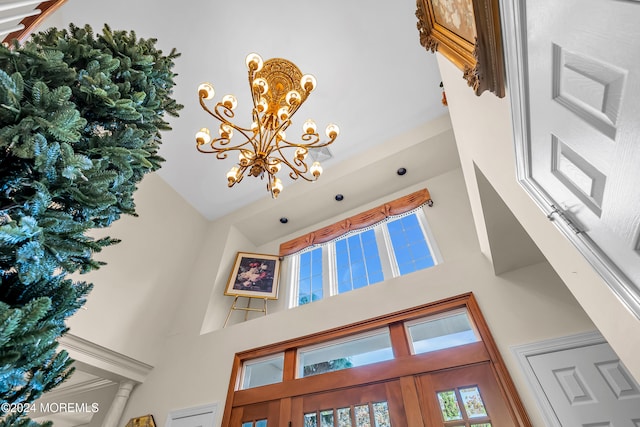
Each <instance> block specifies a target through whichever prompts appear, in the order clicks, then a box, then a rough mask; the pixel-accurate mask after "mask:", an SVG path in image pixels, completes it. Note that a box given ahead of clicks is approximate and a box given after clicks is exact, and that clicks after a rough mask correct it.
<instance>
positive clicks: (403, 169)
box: [396, 168, 407, 176]
mask: <svg viewBox="0 0 640 427" xmlns="http://www.w3.org/2000/svg"><path fill="white" fill-rule="evenodd" d="M396 173H397V174H398V175H400V176H402V175H404V174H405V173H407V169H406V168H399V169H398V170H397V171H396Z"/></svg>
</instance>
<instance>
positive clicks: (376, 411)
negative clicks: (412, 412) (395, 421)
mask: <svg viewBox="0 0 640 427" xmlns="http://www.w3.org/2000/svg"><path fill="white" fill-rule="evenodd" d="M373 419H374V421H375V423H376V425H375V427H391V420H390V419H389V405H387V402H378V403H374V404H373Z"/></svg>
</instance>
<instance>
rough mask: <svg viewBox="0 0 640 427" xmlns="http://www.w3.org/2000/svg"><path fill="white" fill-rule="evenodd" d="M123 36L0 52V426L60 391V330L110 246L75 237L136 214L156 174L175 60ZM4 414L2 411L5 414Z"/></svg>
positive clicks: (39, 41)
mask: <svg viewBox="0 0 640 427" xmlns="http://www.w3.org/2000/svg"><path fill="white" fill-rule="evenodd" d="M155 43H156V40H155V39H148V40H144V39H137V37H136V35H135V33H134V32H124V31H118V32H115V31H111V29H110V28H109V27H108V26H105V28H104V29H103V32H102V33H101V34H99V35H94V34H93V32H92V30H91V28H90V27H88V26H86V27H84V28H80V27H76V26H73V25H72V26H70V27H69V29H68V30H57V29H51V30H48V31H46V32H43V33H39V34H35V35H34V36H32V38H31V39H30V40H29V41H28V42H26V43H25V44H24V45H22V46H19V45H18V44H17V43H15V44H14V45H13V46H12V47H11V48H7V47H4V46H0V280H1V283H0V403H8V404H9V405H2V407H1V409H0V423H1V424H4V425H30V424H35V423H34V422H32V421H31V420H30V419H29V418H28V414H27V413H26V411H22V412H21V411H19V410H16V409H19V408H20V407H21V406H23V405H22V404H27V403H31V402H33V401H34V400H35V399H37V398H38V397H39V396H40V395H42V393H44V392H46V391H48V390H50V389H52V388H54V387H55V386H57V385H58V384H60V383H61V382H62V381H64V380H65V379H66V378H67V377H68V376H69V375H70V373H71V372H72V368H71V363H72V360H71V359H70V358H69V357H68V354H67V353H66V352H64V351H58V350H57V341H56V340H57V338H59V337H60V336H61V335H62V334H64V333H65V332H66V330H67V327H66V324H65V319H67V318H68V317H69V316H71V315H72V314H73V313H74V312H75V311H76V310H78V309H79V308H80V307H81V306H82V305H83V304H84V302H85V298H86V296H87V294H88V293H89V291H90V290H91V287H92V285H91V284H88V283H86V282H82V281H73V280H72V279H70V278H69V275H70V274H72V273H75V272H80V273H85V272H88V271H91V270H92V269H95V268H98V267H99V266H100V265H102V263H101V262H99V261H97V260H95V259H94V258H93V256H94V255H95V253H97V252H100V250H101V249H102V248H104V247H106V246H108V245H112V244H114V243H117V242H118V240H117V239H112V238H110V237H107V238H103V239H93V238H91V237H89V236H88V235H87V232H88V231H89V230H91V229H94V228H104V227H108V226H109V225H110V224H111V223H113V221H115V220H117V219H118V218H119V217H120V215H121V214H130V215H136V212H135V204H134V201H133V193H134V191H135V190H136V189H137V185H138V183H139V182H140V181H141V180H142V178H143V177H144V175H145V174H147V173H149V172H152V171H155V170H157V169H158V168H159V167H160V165H161V163H162V161H163V159H162V158H161V157H160V156H159V155H158V150H159V145H160V142H161V134H160V131H162V130H169V129H170V127H169V123H168V122H167V121H166V120H165V115H166V114H168V115H172V116H177V114H178V111H179V110H180V109H181V108H182V105H179V104H178V103H176V101H175V100H174V99H173V98H172V91H173V87H174V85H175V83H174V77H175V76H176V74H175V73H173V72H172V68H173V66H174V59H175V58H176V57H177V56H178V54H177V53H176V52H175V51H172V52H171V53H169V54H168V55H163V53H162V51H161V50H159V49H157V48H156V47H155ZM7 408H8V409H10V411H6V410H5V409H7Z"/></svg>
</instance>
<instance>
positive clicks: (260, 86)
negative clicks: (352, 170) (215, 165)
mask: <svg viewBox="0 0 640 427" xmlns="http://www.w3.org/2000/svg"><path fill="white" fill-rule="evenodd" d="M246 63H247V68H248V69H249V86H250V87H251V98H252V100H253V109H252V111H251V115H252V119H253V120H252V123H251V127H250V128H243V127H240V126H238V125H236V124H234V123H232V122H231V121H230V119H233V117H234V112H233V110H234V109H235V108H236V106H237V104H238V101H237V100H236V97H235V96H233V95H225V96H224V97H223V98H222V100H221V101H220V102H218V103H217V104H216V105H215V107H214V109H213V110H211V109H209V108H208V107H207V105H206V104H205V100H210V99H213V96H214V94H215V92H214V90H213V86H212V85H211V83H202V84H201V85H200V86H199V87H198V97H199V99H200V105H201V106H202V108H203V109H204V110H205V111H206V112H207V113H209V114H210V115H211V116H213V117H215V118H216V119H217V120H218V121H219V122H220V127H219V128H218V134H219V135H220V136H219V137H217V138H212V136H211V132H210V131H209V129H207V128H202V129H200V131H199V132H198V133H196V147H197V149H198V151H200V152H202V153H215V154H216V157H217V158H218V159H226V158H227V154H228V152H230V151H236V152H238V164H237V165H236V166H233V167H232V168H231V170H229V172H227V181H228V185H229V187H232V186H233V185H234V184H236V183H237V182H240V181H242V178H244V175H245V173H246V172H247V171H248V174H249V175H252V176H255V177H257V176H260V178H264V177H265V175H266V177H267V191H269V192H270V193H271V196H272V197H273V198H276V197H278V194H280V191H282V188H283V186H282V181H281V180H280V178H278V177H277V176H276V174H277V173H278V172H279V171H280V169H281V168H282V166H283V164H284V165H285V166H286V167H288V168H289V169H290V172H289V176H290V177H291V179H298V178H299V177H301V178H303V179H304V180H306V181H315V180H317V179H318V177H320V174H322V166H321V165H320V162H317V161H314V162H313V163H312V164H311V166H310V167H309V166H308V165H307V162H306V161H305V160H306V158H307V155H308V154H309V151H310V150H312V149H315V148H321V147H326V146H327V145H329V144H331V143H333V141H335V140H336V138H337V137H338V133H339V132H340V130H339V129H338V126H336V125H335V124H329V125H328V126H327V128H326V132H325V133H326V135H327V137H328V138H329V140H328V141H325V142H321V141H320V135H319V134H318V132H317V131H316V124H315V122H314V121H313V120H307V121H306V122H304V124H303V125H302V136H301V141H300V142H291V141H288V140H287V139H286V134H285V130H286V129H287V128H288V127H289V125H290V124H291V118H292V117H293V115H294V114H295V113H296V111H298V108H300V106H301V105H302V104H303V103H304V101H305V100H306V99H307V97H308V96H309V93H311V91H312V90H313V89H315V87H316V79H315V77H313V76H312V75H310V74H305V75H302V73H301V72H300V70H299V69H298V67H296V65H295V64H293V63H292V62H290V61H287V60H286V59H281V58H272V59H268V60H266V61H263V60H262V58H261V57H260V55H258V54H256V53H251V54H249V55H248V56H247V60H246ZM234 134H239V135H238V137H241V142H239V143H232V142H231V139H232V137H233V136H234ZM234 141H235V140H234ZM309 175H310V176H309Z"/></svg>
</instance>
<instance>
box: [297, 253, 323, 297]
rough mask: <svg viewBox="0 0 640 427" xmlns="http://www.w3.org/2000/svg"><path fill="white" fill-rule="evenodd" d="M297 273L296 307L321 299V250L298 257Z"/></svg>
mask: <svg viewBox="0 0 640 427" xmlns="http://www.w3.org/2000/svg"><path fill="white" fill-rule="evenodd" d="M299 256H300V270H299V272H298V305H303V304H308V303H310V302H311V301H316V300H319V299H322V248H315V249H313V250H311V251H307V252H303V253H301V254H300V255H299Z"/></svg>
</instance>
